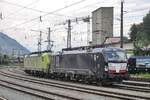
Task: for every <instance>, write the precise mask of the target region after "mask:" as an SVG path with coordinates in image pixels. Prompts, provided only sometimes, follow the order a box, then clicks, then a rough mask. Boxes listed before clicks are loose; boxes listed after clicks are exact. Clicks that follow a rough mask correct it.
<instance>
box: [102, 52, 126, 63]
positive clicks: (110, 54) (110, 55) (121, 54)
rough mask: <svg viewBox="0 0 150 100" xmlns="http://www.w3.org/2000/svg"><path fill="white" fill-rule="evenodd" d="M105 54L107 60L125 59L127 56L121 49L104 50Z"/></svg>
mask: <svg viewBox="0 0 150 100" xmlns="http://www.w3.org/2000/svg"><path fill="white" fill-rule="evenodd" d="M105 55H106V57H107V59H108V61H127V56H126V53H125V51H123V50H116V49H115V50H113V49H110V50H106V51H105Z"/></svg>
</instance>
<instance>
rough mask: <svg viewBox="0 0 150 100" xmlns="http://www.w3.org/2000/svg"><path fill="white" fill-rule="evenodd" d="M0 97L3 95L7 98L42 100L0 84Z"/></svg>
mask: <svg viewBox="0 0 150 100" xmlns="http://www.w3.org/2000/svg"><path fill="white" fill-rule="evenodd" d="M0 97H3V98H5V99H7V100H44V99H41V98H38V97H35V96H31V95H28V94H24V93H22V92H18V91H15V90H11V89H8V88H5V87H2V86H0Z"/></svg>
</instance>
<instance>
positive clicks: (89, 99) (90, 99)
mask: <svg viewBox="0 0 150 100" xmlns="http://www.w3.org/2000/svg"><path fill="white" fill-rule="evenodd" d="M0 78H4V77H3V76H0ZM5 80H7V81H11V82H13V83H18V84H22V85H25V86H28V87H34V88H37V89H44V90H47V91H51V92H55V93H59V94H64V95H69V96H73V97H79V98H81V99H84V100H116V99H114V98H110V97H104V96H99V95H94V94H88V93H83V92H78V91H74V90H68V89H62V88H56V87H52V86H46V85H41V84H35V83H32V82H22V81H20V80H16V79H11V78H7V77H5ZM25 100H26V99H25ZM32 100H33V99H32Z"/></svg>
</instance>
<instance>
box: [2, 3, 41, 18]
mask: <svg viewBox="0 0 150 100" xmlns="http://www.w3.org/2000/svg"><path fill="white" fill-rule="evenodd" d="M39 1H40V0H35V1H33V2H31V3H30V4H28V5H26V6H22V5H19V4H15V3H11V2H8V1H1V2H4V3H7V4H9V5H13V6H17V7H21V9H19V10H18V11H14V12H12V13H10V14H8V16H6V17H4V18H3V19H7V18H8V17H9V16H12V15H15V14H17V13H16V12H19V11H21V10H23V9H31V8H28V7H29V6H31V5H33V4H35V3H37V2H39Z"/></svg>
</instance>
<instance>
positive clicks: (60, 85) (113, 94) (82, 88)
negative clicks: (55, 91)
mask: <svg viewBox="0 0 150 100" xmlns="http://www.w3.org/2000/svg"><path fill="white" fill-rule="evenodd" d="M0 74H1V75H3V76H6V77H11V78H15V79H18V80H23V81H29V82H33V83H37V84H42V85H48V86H53V87H57V88H63V89H69V90H75V91H80V92H84V93H89V94H95V95H102V96H109V97H114V98H119V99H129V100H137V99H150V97H149V96H144V95H136V94H135V95H134V94H128V93H122V92H116V91H108V90H106V89H103V88H102V87H99V88H96V87H95V88H92V87H89V86H81V85H80V86H79V85H73V84H65V83H58V82H54V81H53V82H52V81H46V80H41V79H36V78H31V77H25V76H18V75H14V74H10V73H6V72H2V71H1V72H0ZM109 90H111V89H109Z"/></svg>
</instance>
